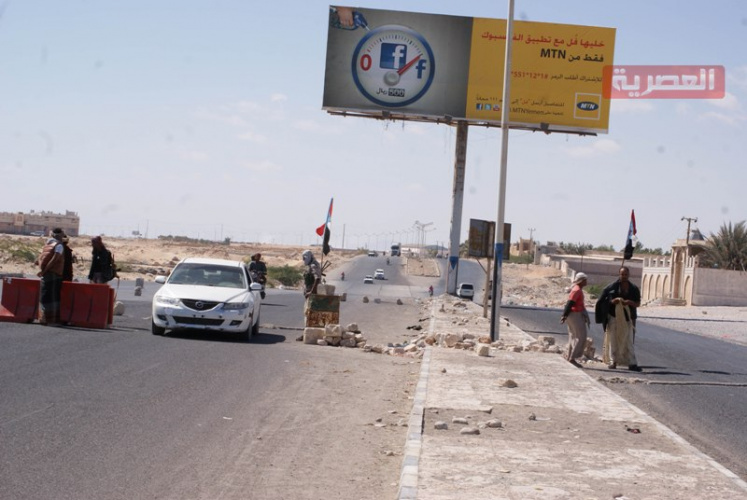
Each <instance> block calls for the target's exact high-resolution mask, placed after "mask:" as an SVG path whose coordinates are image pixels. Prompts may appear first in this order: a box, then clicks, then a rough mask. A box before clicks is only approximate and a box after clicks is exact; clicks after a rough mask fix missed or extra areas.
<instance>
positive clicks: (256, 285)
mask: <svg viewBox="0 0 747 500" xmlns="http://www.w3.org/2000/svg"><path fill="white" fill-rule="evenodd" d="M249 290H251V291H253V292H261V291H262V283H252V284H251V285H249Z"/></svg>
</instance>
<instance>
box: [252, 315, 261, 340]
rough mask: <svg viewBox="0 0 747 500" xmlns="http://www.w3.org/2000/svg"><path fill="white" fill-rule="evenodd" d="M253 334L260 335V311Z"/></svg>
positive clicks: (253, 327)
mask: <svg viewBox="0 0 747 500" xmlns="http://www.w3.org/2000/svg"><path fill="white" fill-rule="evenodd" d="M252 335H259V313H257V322H256V323H254V325H253V326H252Z"/></svg>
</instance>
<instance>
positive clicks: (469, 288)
mask: <svg viewBox="0 0 747 500" xmlns="http://www.w3.org/2000/svg"><path fill="white" fill-rule="evenodd" d="M462 288H464V289H465V290H472V285H470V284H469V283H465V284H463V285H462Z"/></svg>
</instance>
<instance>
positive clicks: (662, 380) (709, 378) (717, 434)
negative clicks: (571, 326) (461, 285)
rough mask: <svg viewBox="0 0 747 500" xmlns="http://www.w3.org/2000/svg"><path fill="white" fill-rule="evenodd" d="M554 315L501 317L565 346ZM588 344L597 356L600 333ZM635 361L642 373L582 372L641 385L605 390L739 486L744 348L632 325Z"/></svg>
mask: <svg viewBox="0 0 747 500" xmlns="http://www.w3.org/2000/svg"><path fill="white" fill-rule="evenodd" d="M560 313H561V311H560V310H559V309H544V308H528V307H515V306H504V307H503V308H502V309H501V316H503V317H506V318H509V320H510V321H511V322H512V323H513V324H515V325H516V326H518V327H519V328H521V329H522V330H524V331H525V332H527V333H529V334H531V335H533V336H535V337H536V336H538V335H552V336H554V337H556V341H557V342H558V343H560V344H565V343H566V342H567V333H566V329H565V326H563V325H561V324H560V323H559V318H560ZM591 336H592V338H593V339H594V345H595V346H597V355H598V356H601V346H602V341H603V339H602V336H603V332H602V328H601V325H592V331H591ZM635 345H636V357H637V358H638V364H639V365H640V366H641V367H642V368H643V370H644V371H643V372H642V373H635V372H630V371H628V370H627V369H625V368H623V369H617V370H609V369H607V368H606V367H605V366H603V365H602V364H599V365H598V366H599V368H598V369H589V368H586V370H587V371H588V372H589V373H590V375H591V376H592V377H594V378H597V377H603V378H604V379H609V378H611V377H622V378H623V381H625V380H628V381H630V380H631V379H641V380H643V381H646V382H648V383H646V384H644V383H610V382H607V386H608V387H609V388H610V389H612V390H613V391H615V392H616V393H618V394H620V395H621V396H622V397H624V398H625V399H626V400H628V401H629V402H631V403H632V404H634V405H635V406H637V407H638V408H640V409H642V410H643V411H645V412H646V413H648V414H649V415H651V416H652V417H654V418H655V419H656V420H658V421H659V422H661V423H663V424H664V425H666V426H668V427H669V428H670V429H672V430H673V431H674V432H676V433H677V434H679V435H680V436H682V437H683V438H685V439H686V440H687V441H689V442H690V443H691V444H693V445H694V446H696V447H697V448H698V449H700V450H701V451H702V452H704V453H706V454H707V455H709V456H711V457H712V458H714V459H715V460H716V461H717V462H719V463H720V464H722V465H724V466H725V467H727V468H728V469H730V470H731V471H733V472H734V473H735V474H737V475H739V476H740V477H741V478H742V479H745V480H747V363H745V360H747V347H745V346H742V345H738V344H733V343H729V342H724V341H721V340H715V339H711V338H706V337H701V336H698V335H693V334H688V333H681V332H677V331H673V330H669V329H666V328H661V327H658V326H655V325H652V324H647V323H646V322H645V321H640V322H639V324H638V331H637V335H636V341H635Z"/></svg>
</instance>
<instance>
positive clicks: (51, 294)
mask: <svg viewBox="0 0 747 500" xmlns="http://www.w3.org/2000/svg"><path fill="white" fill-rule="evenodd" d="M65 237H66V235H65V233H64V231H63V230H62V229H60V228H55V229H53V230H52V233H51V234H50V238H49V239H48V240H47V243H46V244H45V245H44V248H42V251H41V255H40V256H39V259H37V263H38V264H39V272H38V273H36V275H37V276H39V277H40V278H41V318H40V319H39V322H40V323H41V324H42V325H56V324H58V323H59V322H60V292H61V291H62V272H63V267H64V264H65V256H64V248H63V245H62V240H63V239H64V238H65Z"/></svg>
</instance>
